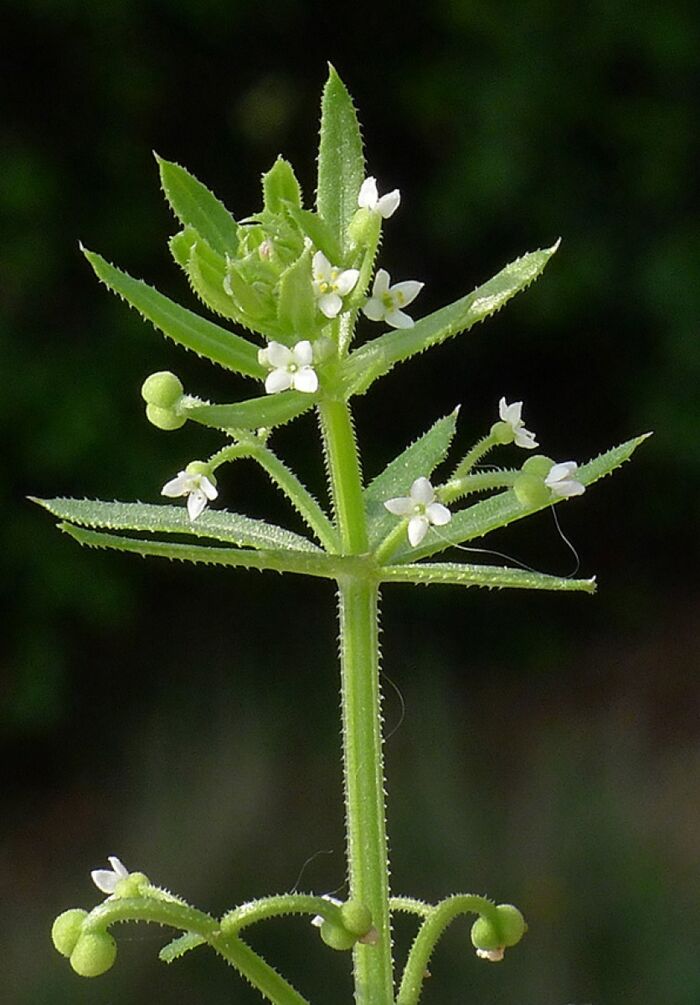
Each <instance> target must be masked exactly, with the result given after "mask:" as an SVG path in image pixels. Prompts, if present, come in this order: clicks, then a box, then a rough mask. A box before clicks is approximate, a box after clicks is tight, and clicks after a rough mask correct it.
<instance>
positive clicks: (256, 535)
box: [33, 499, 320, 554]
mask: <svg viewBox="0 0 700 1005" xmlns="http://www.w3.org/2000/svg"><path fill="white" fill-rule="evenodd" d="M33 502H36V503H38V504H39V505H40V506H43V507H44V509H46V510H48V511H49V513H51V514H52V515H53V516H56V517H58V518H59V520H65V521H67V522H68V523H75V524H80V525H81V526H83V527H99V528H104V529H106V530H136V531H143V532H145V533H148V534H191V535H192V536H193V537H205V538H212V539H213V540H215V541H223V542H225V543H226V544H235V545H238V546H239V547H241V548H258V549H273V550H275V551H277V550H286V551H297V552H310V553H312V554H320V549H319V548H317V547H316V545H315V544H313V543H312V542H311V541H309V540H307V539H306V538H305V537H301V535H299V534H294V533H292V531H289V530H285V529H284V528H282V527H277V526H275V524H269V523H266V522H265V521H264V520H253V519H251V518H250V517H247V516H241V515H240V514H239V513H229V512H227V511H226V510H211V509H209V510H205V512H204V513H202V514H201V515H200V516H199V517H197V519H196V520H190V518H189V516H188V515H187V511H186V510H185V509H184V507H180V506H160V505H154V504H152V503H140V502H138V503H124V502H103V501H102V500H100V499H34V500H33Z"/></svg>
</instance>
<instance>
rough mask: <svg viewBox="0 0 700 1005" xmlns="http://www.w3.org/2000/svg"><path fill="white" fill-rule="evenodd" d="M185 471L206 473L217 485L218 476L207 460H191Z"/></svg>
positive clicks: (197, 473) (189, 473) (195, 473)
mask: <svg viewBox="0 0 700 1005" xmlns="http://www.w3.org/2000/svg"><path fill="white" fill-rule="evenodd" d="M185 471H186V472H187V474H188V475H206V477H207V478H208V479H209V481H210V482H211V483H212V485H214V486H215V487H216V477H215V475H214V473H213V472H212V471H211V469H210V468H209V465H208V464H207V463H206V461H190V463H189V464H188V465H187V467H186V468H185Z"/></svg>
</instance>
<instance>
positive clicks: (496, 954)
mask: <svg viewBox="0 0 700 1005" xmlns="http://www.w3.org/2000/svg"><path fill="white" fill-rule="evenodd" d="M504 953H505V946H499V947H498V949H477V951H476V955H477V956H478V957H479V959H480V960H489V961H490V962H491V963H500V961H501V960H502V959H503V955H504Z"/></svg>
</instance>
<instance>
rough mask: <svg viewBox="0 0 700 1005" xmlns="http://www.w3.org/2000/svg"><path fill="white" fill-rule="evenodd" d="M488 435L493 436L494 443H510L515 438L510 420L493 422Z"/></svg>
mask: <svg viewBox="0 0 700 1005" xmlns="http://www.w3.org/2000/svg"><path fill="white" fill-rule="evenodd" d="M490 435H491V436H493V438H494V440H495V441H496V443H512V442H513V440H514V439H515V433H514V432H513V427H512V426H511V424H510V422H494V424H493V425H492V426H491V433H490Z"/></svg>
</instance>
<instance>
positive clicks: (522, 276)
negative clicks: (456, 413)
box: [343, 241, 559, 394]
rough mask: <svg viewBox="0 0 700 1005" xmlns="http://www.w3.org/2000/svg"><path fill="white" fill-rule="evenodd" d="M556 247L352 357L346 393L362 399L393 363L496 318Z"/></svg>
mask: <svg viewBox="0 0 700 1005" xmlns="http://www.w3.org/2000/svg"><path fill="white" fill-rule="evenodd" d="M558 247H559V242H558V241H557V243H556V244H555V245H553V246H552V247H551V248H546V249H544V250H542V251H532V252H530V253H529V254H527V255H523V256H522V258H517V259H516V260H515V261H514V262H511V263H510V265H506V267H505V268H504V269H501V271H500V272H499V273H497V274H496V275H495V276H494V277H493V278H492V279H489V280H488V282H486V283H484V284H483V286H479V287H477V289H475V290H474V291H473V292H472V293H468V294H467V295H466V296H465V297H462V298H461V299H460V300H456V301H455V302H454V303H453V304H450V305H449V306H448V307H442V308H441V309H440V310H438V311H435V312H434V313H433V314H429V315H428V316H427V317H425V318H421V320H420V321H416V323H415V324H414V325H413V327H412V328H401V329H398V330H397V331H392V332H387V334H385V335H380V337H379V338H377V339H374V340H373V341H372V342H368V343H366V344H365V345H363V346H362V347H361V348H359V349H357V350H356V352H353V353H351V355H350V356H349V357H348V359H347V360H346V362H345V364H344V367H343V369H344V371H345V372H344V377H345V386H346V388H347V392H348V393H349V394H364V392H365V391H366V390H367V388H368V387H370V385H371V384H372V383H373V382H374V381H375V380H377V379H378V378H379V377H383V376H384V374H386V373H388V372H389V371H390V370H391V368H392V367H393V366H395V364H396V363H400V362H402V361H403V360H406V359H410V357H411V356H415V354H416V353H419V352H424V351H425V350H426V349H430V348H431V347H432V346H435V345H439V344H440V343H441V342H444V341H445V340H446V339H448V338H451V337H452V336H453V335H458V334H459V333H460V332H464V331H468V330H469V329H470V328H472V327H473V325H475V324H477V322H479V321H484V320H485V319H486V318H487V317H489V316H490V315H491V314H495V313H496V311H499V310H500V309H501V307H503V306H504V304H506V303H507V302H508V301H509V300H510V298H511V297H514V296H515V294H516V293H519V292H520V290H524V289H525V288H526V287H527V286H529V285H530V283H532V282H533V281H534V280H535V279H537V277H538V276H539V275H540V274H541V273H542V271H543V269H544V268H545V266H546V264H547V262H548V261H549V260H550V258H551V257H552V255H553V254H554V252H555V251H556V250H557V248H558Z"/></svg>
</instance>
